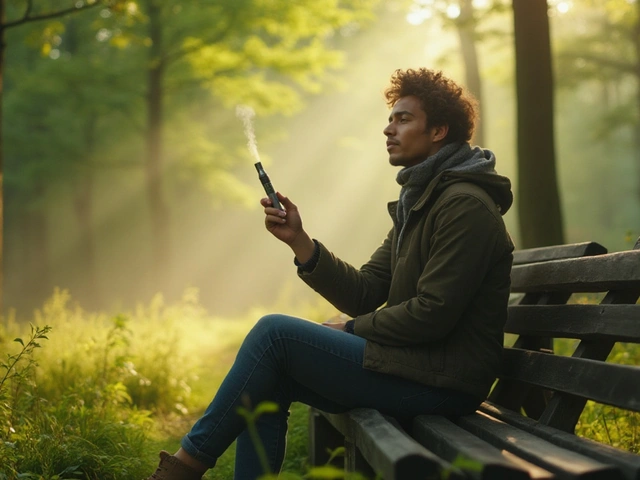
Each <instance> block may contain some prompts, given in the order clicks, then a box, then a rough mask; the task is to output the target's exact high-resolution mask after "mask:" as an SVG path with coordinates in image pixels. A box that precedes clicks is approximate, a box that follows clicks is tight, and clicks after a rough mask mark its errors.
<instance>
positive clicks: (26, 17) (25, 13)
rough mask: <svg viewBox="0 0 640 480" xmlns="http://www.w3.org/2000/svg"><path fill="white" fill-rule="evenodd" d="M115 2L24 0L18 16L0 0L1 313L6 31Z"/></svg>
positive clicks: (0, 288) (0, 302) (0, 298)
mask: <svg viewBox="0 0 640 480" xmlns="http://www.w3.org/2000/svg"><path fill="white" fill-rule="evenodd" d="M111 3H113V2H112V1H108V0H87V1H86V3H85V2H83V1H80V2H71V1H69V2H68V5H69V6H67V7H62V8H61V7H59V6H58V7H55V8H52V9H48V10H44V9H42V10H40V9H34V0H24V2H21V4H22V7H23V10H22V13H21V14H20V15H18V16H17V17H13V16H12V17H8V15H7V1H6V0H0V313H1V312H2V311H3V300H4V299H3V296H4V295H3V292H4V288H3V285H4V275H3V271H4V258H3V252H4V248H3V246H4V231H3V226H2V225H3V223H4V201H3V199H4V188H3V177H4V176H3V174H4V165H3V154H2V152H3V144H2V120H1V119H2V97H3V73H4V59H5V49H6V46H7V45H6V37H5V32H6V31H7V30H9V29H11V28H15V27H19V26H21V25H25V24H28V23H32V22H38V21H44V20H50V19H53V18H58V17H63V16H66V15H69V14H73V13H77V12H80V11H82V10H86V9H88V8H93V7H96V6H98V5H109V4H111Z"/></svg>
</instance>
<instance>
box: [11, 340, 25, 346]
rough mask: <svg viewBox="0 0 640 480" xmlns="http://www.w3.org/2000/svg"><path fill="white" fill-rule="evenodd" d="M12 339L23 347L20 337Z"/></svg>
mask: <svg viewBox="0 0 640 480" xmlns="http://www.w3.org/2000/svg"><path fill="white" fill-rule="evenodd" d="M13 341H14V342H18V343H19V344H20V345H22V346H23V347H24V342H23V341H22V339H21V338H14V339H13Z"/></svg>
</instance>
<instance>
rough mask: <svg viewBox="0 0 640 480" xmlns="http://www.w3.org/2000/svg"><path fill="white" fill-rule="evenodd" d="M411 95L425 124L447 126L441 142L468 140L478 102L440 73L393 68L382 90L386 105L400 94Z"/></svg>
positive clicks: (394, 102) (394, 101)
mask: <svg viewBox="0 0 640 480" xmlns="http://www.w3.org/2000/svg"><path fill="white" fill-rule="evenodd" d="M409 95H414V96H416V97H418V98H419V99H420V102H421V104H422V109H423V110H424V111H425V112H426V114H427V127H433V126H442V125H448V126H449V132H448V133H447V136H446V137H445V139H444V141H445V144H447V143H454V142H468V141H469V140H471V137H472V136H473V131H474V128H475V124H476V118H477V108H478V106H477V105H478V103H477V101H476V99H475V98H474V97H473V95H471V94H470V93H469V92H467V91H466V90H465V89H463V88H462V87H460V86H459V85H458V84H456V83H455V82H454V81H453V80H450V79H448V78H447V77H445V76H444V75H443V74H442V72H440V71H434V70H428V69H426V68H420V69H418V70H413V69H408V70H400V69H398V70H396V71H395V72H394V73H393V75H392V76H391V85H390V86H389V87H388V88H387V89H386V90H385V91H384V96H385V98H386V100H387V105H388V106H389V107H393V106H394V105H395V104H396V102H397V101H398V100H399V99H400V98H401V97H406V96H409Z"/></svg>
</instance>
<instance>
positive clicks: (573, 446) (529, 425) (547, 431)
mask: <svg viewBox="0 0 640 480" xmlns="http://www.w3.org/2000/svg"><path fill="white" fill-rule="evenodd" d="M480 411H482V412H484V413H486V414H488V415H490V416H492V417H495V418H497V419H499V420H502V421H503V422H506V423H508V424H510V425H513V426H514V427H517V428H519V429H521V430H524V431H526V432H529V433H532V434H534V435H536V436H538V437H540V438H544V439H545V440H548V441H549V442H551V443H553V444H554V445H558V446H559V447H563V448H566V449H568V450H572V451H574V452H578V453H581V454H582V455H586V456H587V457H590V458H593V459H595V460H598V461H600V462H603V463H614V464H615V465H618V466H619V468H620V470H621V471H622V473H623V475H624V477H625V479H626V480H638V479H640V455H636V454H634V453H630V452H626V451H623V450H620V449H619V448H615V447H612V446H610V445H604V444H602V443H599V442H596V441H593V440H590V439H587V438H582V437H578V436H576V435H573V434H571V433H566V432H561V431H559V430H557V429H555V428H551V427H548V426H546V425H543V424H541V423H539V422H536V421H535V420H533V419H531V418H527V417H524V416H522V415H520V414H519V413H516V412H513V411H511V410H509V409H506V408H504V407H501V406H499V405H494V404H492V403H490V402H484V403H483V404H482V405H481V406H480Z"/></svg>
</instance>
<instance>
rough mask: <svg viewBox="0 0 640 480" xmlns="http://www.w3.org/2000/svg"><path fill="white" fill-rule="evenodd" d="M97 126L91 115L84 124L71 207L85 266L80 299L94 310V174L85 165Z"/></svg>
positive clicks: (96, 301)
mask: <svg viewBox="0 0 640 480" xmlns="http://www.w3.org/2000/svg"><path fill="white" fill-rule="evenodd" d="M96 122H97V116H96V115H91V116H90V117H89V119H88V121H87V122H86V124H85V132H84V134H85V149H84V156H85V160H86V162H85V163H84V164H83V166H82V167H81V168H82V169H83V171H82V173H81V174H80V175H79V178H78V179H77V180H76V183H75V185H74V187H75V188H74V207H75V212H76V218H77V220H78V225H79V227H80V245H79V252H78V254H79V255H78V256H79V258H80V259H81V262H82V265H83V266H84V267H83V277H84V278H85V281H84V282H83V289H84V292H83V294H81V295H79V296H80V298H83V299H85V301H86V302H87V304H88V305H89V306H91V307H93V308H98V307H99V306H100V291H99V289H98V276H97V273H96V253H95V252H96V248H95V244H96V242H95V236H94V230H93V225H92V222H91V221H92V218H93V203H92V202H93V172H92V170H91V168H90V167H89V166H88V165H87V163H88V160H89V159H90V158H91V155H92V153H93V150H94V145H95V131H96Z"/></svg>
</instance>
